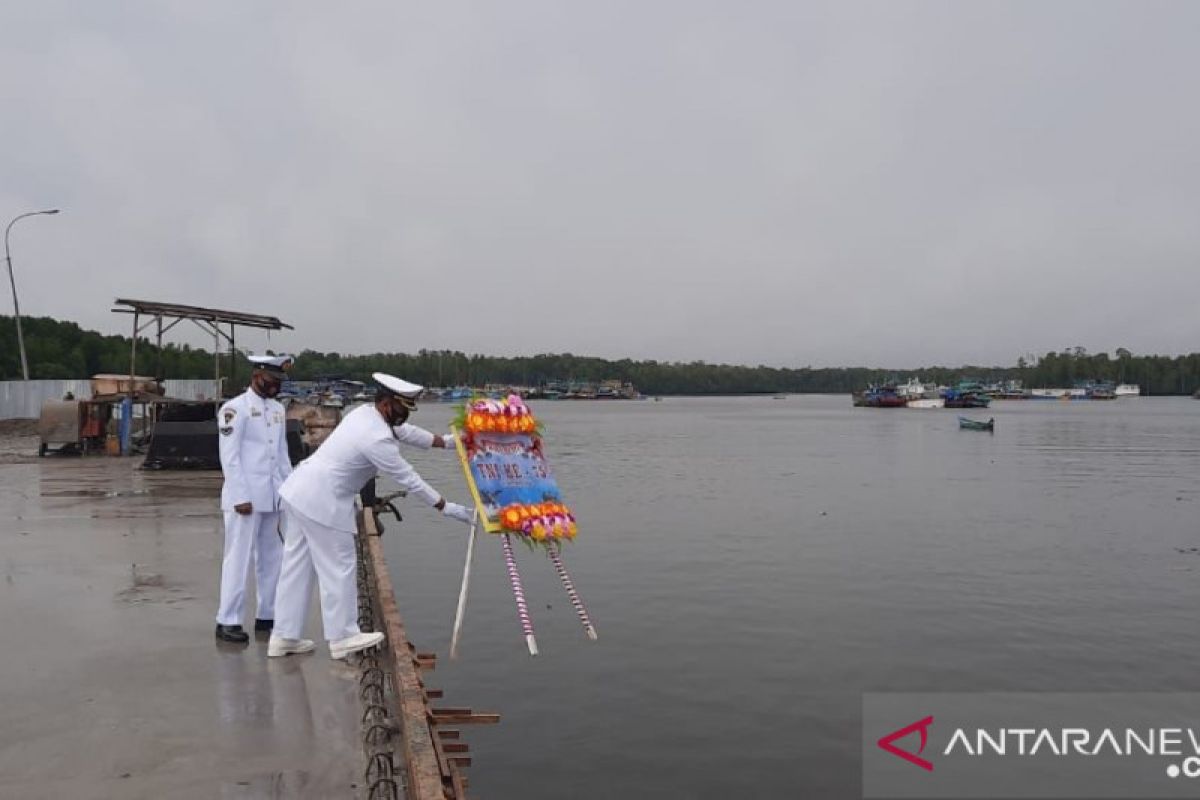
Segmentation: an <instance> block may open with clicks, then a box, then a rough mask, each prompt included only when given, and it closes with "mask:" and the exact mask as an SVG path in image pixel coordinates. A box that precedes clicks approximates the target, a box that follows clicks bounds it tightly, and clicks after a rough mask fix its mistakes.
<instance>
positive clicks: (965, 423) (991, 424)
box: [958, 417, 996, 431]
mask: <svg viewBox="0 0 1200 800" xmlns="http://www.w3.org/2000/svg"><path fill="white" fill-rule="evenodd" d="M958 427H960V428H962V429H963V430H967V431H995V430H996V419H995V418H994V417H993V418H992V419H989V420H988V421H987V422H983V421H982V420H977V419H970V418H968V417H959V418H958Z"/></svg>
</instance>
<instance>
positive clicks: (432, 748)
mask: <svg viewBox="0 0 1200 800" xmlns="http://www.w3.org/2000/svg"><path fill="white" fill-rule="evenodd" d="M381 532H382V526H381V525H380V524H379V520H378V518H377V517H376V514H375V513H374V512H367V513H364V512H360V513H359V519H358V537H357V547H358V553H359V558H358V575H359V627H361V628H362V629H363V630H380V631H383V632H384V633H385V634H386V635H387V638H386V640H385V642H384V646H383V647H382V648H381V649H380V650H379V651H373V652H372V653H370V654H368V655H366V656H364V657H363V658H362V659H361V661H360V677H359V686H360V697H361V698H362V700H363V705H364V712H363V748H364V753H365V755H366V758H367V775H366V779H367V792H368V795H367V796H368V800H377V799H381V798H396V797H401V796H403V797H407V798H411V799H412V800H447V799H450V800H465V798H466V791H467V786H468V780H467V777H466V776H465V775H463V773H462V770H463V768H465V767H468V766H470V765H471V757H470V755H468V746H467V744H466V743H465V742H463V741H462V739H461V732H460V731H459V730H458V729H457V728H456V727H447V726H457V725H467V724H494V723H497V722H499V721H500V715H499V714H485V713H476V712H474V711H472V710H471V709H469V708H435V707H433V706H432V705H431V701H433V700H438V699H441V697H442V692H441V690H439V689H429V688H426V686H425V683H424V680H423V673H424V672H426V671H429V670H432V669H434V668H435V667H436V665H437V656H436V655H435V654H433V653H419V652H417V649H416V648H415V647H414V646H413V644H412V643H411V642H410V641H409V640H408V636H407V634H406V633H405V630H404V622H403V620H402V618H401V617H400V611H399V608H398V606H397V604H396V595H395V592H394V591H393V589H392V579H391V574H390V572H389V571H388V566H387V561H386V559H385V558H384V555H383V542H382V541H381V539H380V534H381ZM364 623H365V624H364ZM401 789H403V794H401Z"/></svg>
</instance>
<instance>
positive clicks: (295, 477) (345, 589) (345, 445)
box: [273, 405, 441, 641]
mask: <svg viewBox="0 0 1200 800" xmlns="http://www.w3.org/2000/svg"><path fill="white" fill-rule="evenodd" d="M400 427H403V426H400ZM398 430H399V429H398V428H397V429H395V430H394V429H393V428H391V427H389V426H388V424H387V422H386V421H385V420H384V419H383V416H382V415H381V414H380V413H379V411H378V410H377V409H376V408H375V406H373V405H365V406H361V407H359V408H356V409H355V410H354V411H351V412H350V413H349V414H347V415H346V417H345V418H344V419H343V420H342V421H341V422H340V423H339V424H338V426H337V427H336V428H334V429H333V433H331V434H330V435H329V438H327V439H326V440H325V441H324V442H323V443H322V444H321V447H320V449H319V450H317V452H316V453H314V454H313V455H311V456H309V457H308V458H307V459H305V460H304V461H302V462H300V463H299V464H298V465H296V470H295V472H293V473H292V474H291V477H289V478H288V479H287V480H286V481H284V484H283V486H282V487H281V488H280V490H279V496H280V498H281V499H282V500H283V517H284V525H283V535H284V542H285V543H284V551H283V569H282V571H281V573H280V576H279V589H278V593H277V604H276V605H277V607H278V613H277V614H276V616H275V629H274V632H273V635H274V636H277V637H282V638H285V639H299V638H300V634H301V632H302V630H303V628H304V618H305V616H306V612H307V610H308V599H309V596H310V594H311V590H312V578H313V575H314V572H315V575H316V578H317V583H318V585H319V587H320V594H321V616H322V621H323V622H324V627H325V638H326V639H328V640H330V641H336V640H338V639H345V638H347V637H350V636H354V635H355V634H357V633H359V632H360V631H359V628H358V587H357V585H356V584H355V561H356V555H355V552H354V531H355V522H354V510H355V509H354V498H355V496H356V495H357V494H358V492H359V490H360V489H362V488H363V486H364V485H365V484H366V482H367V481H369V480H370V479H371V478H374V477H375V476H376V475H378V474H383V475H387V476H388V477H390V478H391V479H392V480H394V481H396V483H398V484H400V487H401V488H403V489H405V490H406V491H407V492H408V493H409V495H412V496H414V497H417V498H419V499H421V500H423V501H425V502H426V503H428V504H429V505H431V506H432V505H435V504H436V503H437V502H438V501H439V500H441V495H439V494H438V493H437V492H436V491H434V490H433V488H432V487H431V486H430V485H429V484H428V483H426V482H425V481H424V480H423V479H422V478H421V476H420V475H418V474H417V472H416V470H414V469H413V468H412V466H410V465H409V463H408V462H407V461H405V460H404V459H403V458H402V457H401V455H400V441H401V435H400V433H399V432H398ZM417 430H418V431H419V430H420V429H419V428H418V429H417ZM425 433H428V431H425ZM421 438H423V437H421ZM406 441H407V439H406ZM429 442H430V444H432V442H433V439H432V434H430V438H429ZM408 443H414V444H415V442H408ZM418 446H419V445H418Z"/></svg>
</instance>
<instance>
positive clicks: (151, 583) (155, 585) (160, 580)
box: [117, 564, 196, 605]
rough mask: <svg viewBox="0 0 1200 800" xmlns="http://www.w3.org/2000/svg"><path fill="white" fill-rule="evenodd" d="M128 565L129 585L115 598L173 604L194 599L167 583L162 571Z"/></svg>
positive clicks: (127, 600) (137, 601)
mask: <svg viewBox="0 0 1200 800" xmlns="http://www.w3.org/2000/svg"><path fill="white" fill-rule="evenodd" d="M129 567H130V569H129V578H130V580H129V586H128V587H127V588H125V589H122V590H121V591H119V592H117V599H118V600H120V601H122V602H124V603H128V604H129V605H137V604H140V603H161V604H163V605H173V604H175V603H184V602H187V601H189V600H195V599H196V598H195V597H194V596H192V595H189V594H184V591H183V589H181V588H179V587H177V586H171V585H170V584H169V583H167V580H166V578H164V577H163V575H162V573H159V572H150V571H149V570H148V569H146V568H145V567H139V566H138V565H137V564H130V565H129Z"/></svg>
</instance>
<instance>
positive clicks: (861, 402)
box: [850, 383, 908, 408]
mask: <svg viewBox="0 0 1200 800" xmlns="http://www.w3.org/2000/svg"><path fill="white" fill-rule="evenodd" d="M850 398H851V400H852V401H853V403H854V405H856V406H862V407H865V408H904V407H905V406H906V405H908V399H907V398H905V397H903V396H901V395H899V394H897V393H896V386H895V385H894V384H890V383H887V384H884V385H882V386H874V385H872V386H868V387H867V389H866V391H864V392H856V393H854V394H851V395H850Z"/></svg>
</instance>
